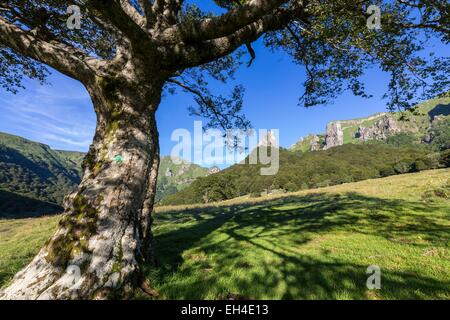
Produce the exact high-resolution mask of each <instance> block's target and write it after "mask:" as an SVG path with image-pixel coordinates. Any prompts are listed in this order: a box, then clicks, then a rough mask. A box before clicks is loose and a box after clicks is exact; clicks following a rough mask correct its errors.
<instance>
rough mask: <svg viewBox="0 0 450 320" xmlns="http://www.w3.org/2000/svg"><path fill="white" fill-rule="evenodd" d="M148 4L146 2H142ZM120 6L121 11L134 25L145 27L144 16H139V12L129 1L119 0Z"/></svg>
mask: <svg viewBox="0 0 450 320" xmlns="http://www.w3.org/2000/svg"><path fill="white" fill-rule="evenodd" d="M142 2H148V1H142ZM120 6H121V7H122V10H123V11H124V12H125V13H126V14H127V16H129V17H130V18H131V20H133V21H134V23H135V24H137V25H138V26H140V27H141V28H145V27H146V19H145V16H143V15H141V14H140V13H139V11H137V9H136V8H135V7H134V6H133V5H132V4H131V3H130V1H129V0H120Z"/></svg>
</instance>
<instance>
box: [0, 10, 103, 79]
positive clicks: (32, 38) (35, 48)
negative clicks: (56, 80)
mask: <svg viewBox="0 0 450 320" xmlns="http://www.w3.org/2000/svg"><path fill="white" fill-rule="evenodd" d="M0 43H2V44H4V45H5V46H7V47H9V48H11V49H13V50H14V51H16V52H17V53H19V54H22V55H25V56H28V57H31V58H33V59H35V60H37V61H39V62H41V63H43V64H46V65H48V66H50V67H52V68H54V69H56V70H58V71H60V72H61V73H63V74H65V75H67V76H69V77H71V78H74V79H76V80H79V81H81V82H85V81H88V80H89V79H90V78H91V77H92V76H93V74H94V73H95V71H96V70H97V68H98V67H99V66H100V65H101V64H102V61H101V60H99V59H96V58H93V57H91V56H89V55H87V54H86V53H84V52H83V51H81V50H78V49H76V48H74V47H72V46H70V45H68V44H65V43H61V42H58V41H56V40H54V39H45V40H44V39H41V38H40V37H39V36H38V35H37V34H33V31H25V30H22V29H21V28H19V27H18V26H16V25H14V24H11V23H9V22H8V21H7V20H5V19H4V18H2V17H0Z"/></svg>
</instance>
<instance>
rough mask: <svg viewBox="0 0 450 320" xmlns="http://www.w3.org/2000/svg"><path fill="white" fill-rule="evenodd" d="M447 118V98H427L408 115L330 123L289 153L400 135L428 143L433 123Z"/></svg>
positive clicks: (379, 115) (381, 115) (449, 111)
mask: <svg viewBox="0 0 450 320" xmlns="http://www.w3.org/2000/svg"><path fill="white" fill-rule="evenodd" d="M449 116H450V98H436V99H431V100H428V101H426V102H424V103H421V104H419V105H417V106H415V107H414V108H413V109H412V111H411V112H392V113H386V112H381V113H375V114H373V115H371V116H368V117H365V118H360V119H351V120H338V121H333V122H330V123H328V124H327V126H326V132H325V134H324V135H321V134H319V135H316V134H309V135H307V136H306V137H304V138H301V139H300V140H299V141H298V142H297V143H295V144H294V145H293V146H292V147H291V150H295V151H302V152H306V151H316V150H325V149H330V148H333V147H336V146H340V145H343V144H347V143H361V142H366V141H370V140H385V139H387V138H389V137H390V136H393V135H397V134H400V133H406V134H408V135H411V136H413V137H414V139H416V140H418V141H422V142H424V143H431V142H432V140H433V139H432V138H433V136H432V133H430V128H432V125H433V122H434V121H436V120H439V119H442V118H447V117H449Z"/></svg>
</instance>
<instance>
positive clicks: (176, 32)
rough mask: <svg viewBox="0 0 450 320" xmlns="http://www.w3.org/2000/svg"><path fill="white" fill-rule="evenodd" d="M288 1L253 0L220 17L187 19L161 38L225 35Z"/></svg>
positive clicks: (190, 38) (209, 38)
mask: <svg viewBox="0 0 450 320" xmlns="http://www.w3.org/2000/svg"><path fill="white" fill-rule="evenodd" d="M155 2H158V1H155ZM287 2H289V1H288V0H252V1H249V2H248V3H246V4H243V5H241V6H238V7H235V8H233V9H231V10H229V11H228V12H227V13H224V14H222V15H220V16H218V17H213V18H211V17H208V18H204V19H202V20H201V21H186V22H182V23H179V24H177V25H174V26H173V27H171V28H167V29H166V30H165V31H164V32H163V33H162V35H161V38H162V39H163V40H164V41H168V42H178V41H195V40H200V41H204V40H211V39H215V38H220V37H224V36H227V35H230V34H233V33H235V32H236V31H238V30H239V29H241V28H244V27H245V26H247V25H250V24H252V23H254V22H255V21H257V20H259V19H260V18H262V17H263V16H265V15H267V14H270V13H271V12H273V11H274V10H275V9H277V8H279V7H280V6H281V5H283V4H285V3H287Z"/></svg>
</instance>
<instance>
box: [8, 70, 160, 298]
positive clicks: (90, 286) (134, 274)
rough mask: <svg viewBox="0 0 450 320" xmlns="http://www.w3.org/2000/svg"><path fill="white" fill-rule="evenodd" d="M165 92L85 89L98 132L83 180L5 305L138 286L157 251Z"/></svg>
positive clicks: (100, 82) (105, 82)
mask: <svg viewBox="0 0 450 320" xmlns="http://www.w3.org/2000/svg"><path fill="white" fill-rule="evenodd" d="M161 88H162V82H159V83H158V82H155V83H151V84H148V85H147V86H146V87H143V86H137V84H136V83H135V84H130V83H127V82H126V81H120V80H118V79H105V78H101V77H97V78H96V80H95V81H94V83H93V84H92V85H90V86H88V91H89V92H90V94H91V96H92V100H93V103H94V107H95V110H96V113H97V127H96V132H95V137H94V141H93V143H92V145H91V147H90V150H89V152H88V154H87V156H86V158H85V160H84V163H83V168H84V177H83V179H82V181H81V183H80V185H79V186H78V188H77V189H76V190H75V191H74V192H73V193H72V194H70V195H69V196H67V197H66V199H65V204H64V207H65V213H64V216H63V218H62V219H61V221H60V223H59V229H58V230H57V232H56V233H55V235H54V236H53V237H52V238H51V239H50V241H49V242H48V244H47V245H46V246H45V247H44V248H43V249H42V250H41V251H40V252H39V254H38V255H37V256H36V257H35V258H34V259H33V261H32V262H31V263H30V264H29V265H28V266H27V267H26V268H25V269H23V270H22V271H21V272H19V273H18V274H17V275H16V276H15V277H14V279H13V281H12V284H11V285H10V286H9V287H8V288H7V289H6V290H5V291H4V292H3V297H2V298H6V299H77V298H111V297H114V296H115V295H116V294H118V293H121V294H123V292H124V289H125V290H126V289H127V287H129V288H133V287H135V286H136V285H137V284H138V281H140V271H139V265H140V263H142V262H143V261H144V260H149V259H151V253H152V251H153V248H152V243H151V239H152V234H151V228H150V226H151V211H152V207H153V201H154V195H155V191H156V190H155V189H156V177H157V170H158V165H159V147H158V132H157V128H156V123H155V111H156V109H157V106H158V104H159V102H160V95H161Z"/></svg>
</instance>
